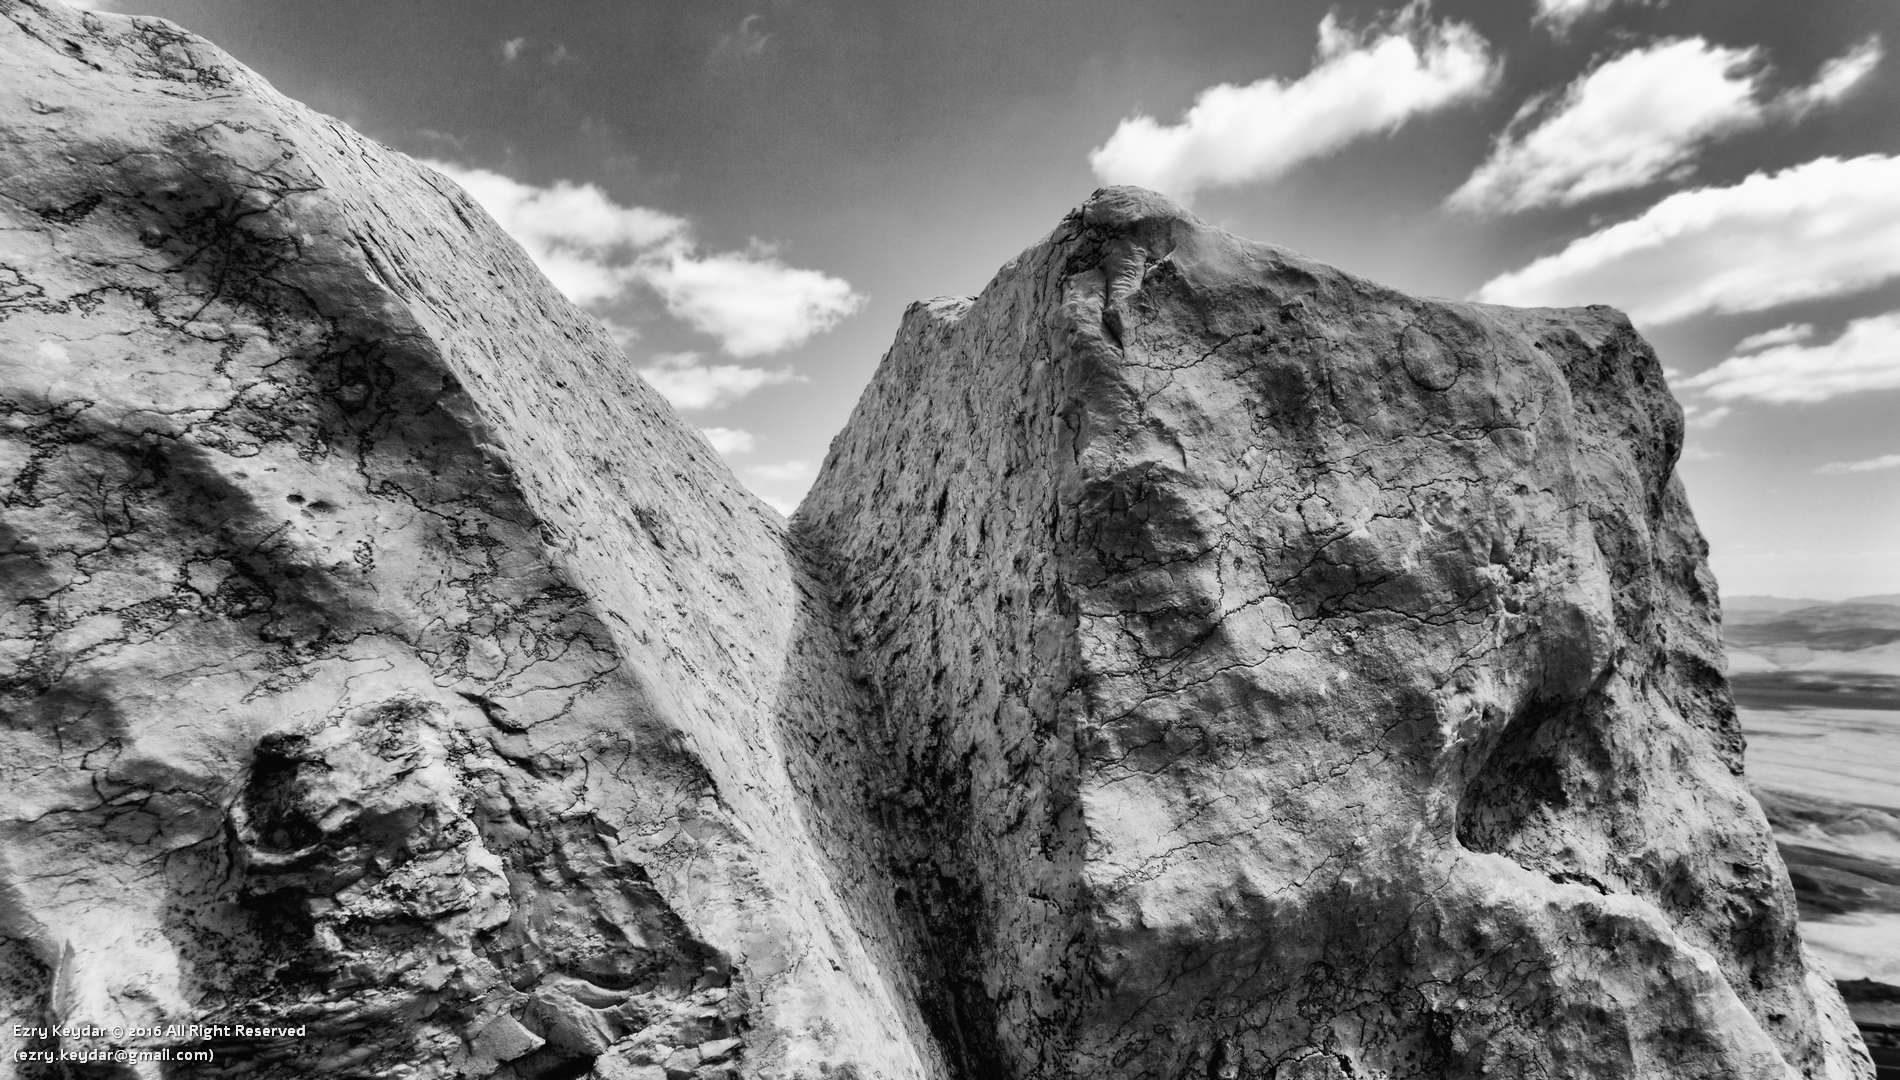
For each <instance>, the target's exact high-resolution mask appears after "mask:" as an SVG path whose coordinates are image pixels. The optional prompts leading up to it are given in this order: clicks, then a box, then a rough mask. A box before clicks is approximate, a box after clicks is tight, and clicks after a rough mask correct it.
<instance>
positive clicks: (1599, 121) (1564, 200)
mask: <svg viewBox="0 0 1900 1080" xmlns="http://www.w3.org/2000/svg"><path fill="white" fill-rule="evenodd" d="M1880 56H1881V50H1880V44H1879V42H1878V40H1873V41H1870V42H1866V43H1863V44H1862V45H1861V46H1859V47H1857V48H1856V50H1855V51H1854V52H1853V53H1850V54H1848V55H1847V56H1843V57H1838V58H1836V59H1835V60H1833V61H1831V62H1830V63H1829V64H1828V65H1827V66H1826V67H1824V68H1823V70H1822V72H1821V74H1820V75H1819V76H1818V77H1817V78H1816V81H1815V82H1814V83H1812V84H1810V85H1808V86H1805V87H1801V88H1799V89H1796V90H1792V91H1789V92H1787V93H1785V94H1783V95H1781V96H1779V97H1777V96H1775V95H1773V94H1772V93H1771V92H1770V91H1769V89H1768V67H1767V65H1766V63H1765V62H1764V60H1763V57H1762V53H1761V50H1759V49H1752V48H1750V49H1732V48H1725V47H1722V46H1719V45H1712V44H1710V43H1709V42H1708V41H1706V40H1704V39H1702V38H1699V37H1698V38H1678V39H1673V40H1668V41H1660V42H1656V43H1655V44H1653V45H1649V46H1646V47H1644V48H1640V49H1633V50H1631V51H1629V52H1625V53H1622V54H1621V55H1618V56H1615V57H1612V58H1611V59H1609V60H1606V61H1604V62H1603V63H1601V64H1599V65H1597V66H1596V67H1595V68H1593V69H1591V70H1590V71H1588V72H1585V73H1584V74H1583V75H1581V76H1579V77H1578V78H1577V79H1576V80H1575V81H1573V82H1572V83H1571V84H1570V85H1569V86H1567V87H1565V88H1564V89H1563V91H1562V92H1560V93H1558V94H1555V95H1550V96H1544V97H1539V98H1534V99H1532V100H1531V101H1530V102H1528V103H1526V104H1525V106H1524V107H1523V108H1522V109H1520V110H1518V114H1517V116H1516V117H1515V118H1513V119H1512V121H1511V124H1510V126H1509V127H1508V128H1507V129H1506V130H1505V132H1504V134H1503V135H1501V136H1499V138H1498V139H1497V141H1496V143H1495V144H1494V145H1493V146H1492V148H1491V153H1490V155H1489V156H1488V157H1487V158H1486V159H1485V161H1484V163H1483V164H1481V165H1479V166H1478V168H1477V170H1476V171H1475V172H1473V173H1472V174H1471V177H1470V178H1469V179H1467V180H1466V181H1465V182H1464V184H1463V185H1462V186H1460V187H1459V188H1458V190H1456V191H1454V192H1453V193H1452V194H1451V197H1450V199H1449V200H1448V202H1449V204H1450V205H1451V206H1453V207H1455V208H1457V209H1460V210H1466V211H1471V212H1490V213H1498V212H1514V211H1521V210H1528V209H1531V208H1533V207H1539V206H1568V205H1572V204H1575V203H1579V202H1582V201H1584V200H1586V199H1590V198H1593V197H1596V196H1599V195H1606V194H1609V193H1612V192H1617V191H1629V190H1633V189H1636V188H1641V187H1646V186H1648V185H1650V184H1653V183H1656V182H1658V181H1661V180H1681V179H1684V178H1686V177H1687V176H1688V175H1689V173H1690V172H1692V171H1693V170H1694V162H1695V158H1696V156H1697V154H1699V153H1700V151H1701V150H1702V148H1703V147H1704V146H1706V145H1707V144H1709V143H1711V142H1714V141H1716V140H1718V139H1722V138H1725V137H1728V136H1731V135H1734V134H1736V133H1738V132H1742V131H1747V130H1750V129H1753V128H1757V127H1760V126H1762V125H1764V124H1766V123H1768V122H1769V121H1770V120H1771V119H1773V118H1775V117H1792V116H1796V115H1800V114H1804V113H1806V112H1808V111H1810V110H1812V109H1814V108H1816V107H1819V106H1820V105H1823V104H1828V103H1831V102H1834V101H1838V100H1840V99H1841V98H1843V97H1845V96H1847V95H1848V94H1849V93H1851V92H1852V91H1853V90H1854V89H1855V88H1856V87H1857V86H1859V85H1860V83H1861V82H1862V81H1863V80H1865V79H1866V77H1867V76H1868V75H1869V74H1871V73H1872V72H1873V70H1874V67H1875V66H1876V65H1877V64H1878V63H1879V61H1880ZM1665 102H1666V103H1667V105H1666V107H1662V106H1659V103H1665Z"/></svg>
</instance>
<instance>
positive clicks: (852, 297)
mask: <svg viewBox="0 0 1900 1080" xmlns="http://www.w3.org/2000/svg"><path fill="white" fill-rule="evenodd" d="M643 274H644V277H645V280H646V282H647V284H649V285H651V286H653V288H654V289H655V290H657V291H658V292H659V294H660V297H661V298H662V299H664V300H665V301H666V309H667V311H668V312H670V313H671V314H672V315H673V316H674V317H675V318H677V319H680V320H681V321H683V322H685V323H686V324H688V325H689V326H691V327H693V328H694V329H695V330H699V331H701V332H703V333H707V334H711V335H712V336H714V337H716V338H718V339H719V340H720V342H721V343H723V344H724V346H725V350H726V351H727V352H729V353H731V354H732V355H734V356H738V357H748V356H762V355H764V354H766V353H773V352H778V351H780V350H782V349H788V348H791V347H792V346H794V345H799V344H802V343H803V342H804V341H805V340H806V339H808V338H810V337H811V336H812V335H814V334H820V333H823V332H824V331H826V330H829V329H831V328H832V327H833V326H836V325H837V324H838V322H839V321H840V320H842V319H844V318H845V317H846V316H847V315H850V314H851V313H853V312H855V311H857V310H858V308H859V307H860V306H862V305H863V303H864V298H863V297H862V296H859V295H858V294H857V293H855V292H853V291H852V290H851V283H850V282H848V281H845V280H844V279H842V278H835V277H832V276H831V275H829V274H824V273H820V272H819V271H816V270H800V269H798V268H796V267H791V266H786V265H785V264H784V263H782V262H780V261H779V260H778V258H777V257H776V256H774V255H772V254H771V253H770V252H768V251H765V250H762V249H759V248H757V247H755V248H754V249H753V250H751V251H745V252H736V251H728V252H722V253H718V254H712V255H695V254H691V253H688V252H685V251H679V252H675V253H674V254H672V255H671V256H670V257H668V258H667V259H665V260H664V261H662V262H659V263H656V264H655V265H653V266H650V267H646V268H645V269H644V270H643Z"/></svg>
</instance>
